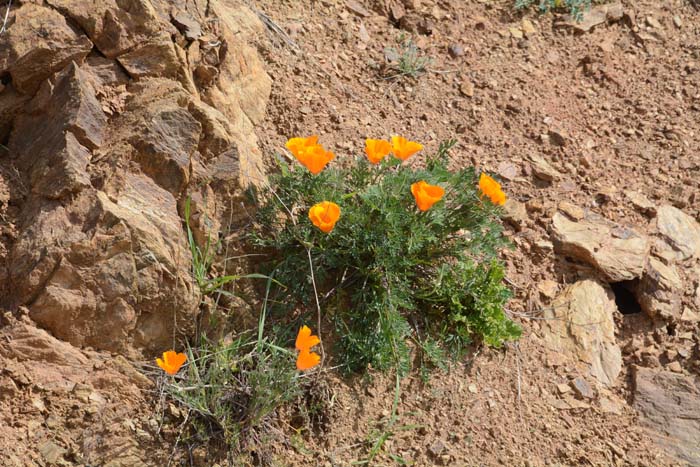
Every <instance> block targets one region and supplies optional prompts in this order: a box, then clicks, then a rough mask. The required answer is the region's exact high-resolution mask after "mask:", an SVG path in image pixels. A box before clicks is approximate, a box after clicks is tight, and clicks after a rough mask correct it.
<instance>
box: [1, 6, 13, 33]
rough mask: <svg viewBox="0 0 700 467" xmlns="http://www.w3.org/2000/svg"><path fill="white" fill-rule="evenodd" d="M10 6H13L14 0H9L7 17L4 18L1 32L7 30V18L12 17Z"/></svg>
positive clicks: (6, 11)
mask: <svg viewBox="0 0 700 467" xmlns="http://www.w3.org/2000/svg"><path fill="white" fill-rule="evenodd" d="M10 8H12V0H7V9H6V10H5V18H4V19H3V20H2V27H1V28H0V34H2V33H3V32H5V31H7V20H8V19H9V18H10Z"/></svg>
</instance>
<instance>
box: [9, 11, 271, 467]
mask: <svg viewBox="0 0 700 467" xmlns="http://www.w3.org/2000/svg"><path fill="white" fill-rule="evenodd" d="M39 3H41V5H45V4H46V3H48V4H49V5H51V7H52V8H47V7H44V6H41V5H39ZM11 10H12V11H11V15H17V16H16V17H17V18H20V17H22V15H25V17H29V16H28V15H29V14H30V13H32V11H39V10H41V11H42V12H48V13H47V14H48V15H49V16H48V17H47V18H48V19H47V21H46V24H48V25H53V24H54V20H55V22H56V23H55V24H56V25H57V26H56V31H51V32H49V33H48V36H47V35H46V34H44V33H42V32H41V29H42V27H45V26H44V25H42V24H39V23H37V22H36V21H34V22H32V21H33V20H32V21H28V22H26V24H27V28H24V26H22V25H21V24H20V22H19V21H15V19H16V18H14V17H13V18H12V21H14V22H13V23H12V27H11V28H10V29H8V33H9V32H12V31H14V33H13V34H15V33H16V34H19V33H20V32H22V31H25V32H26V31H28V30H29V29H28V28H29V26H32V27H35V29H36V31H38V33H37V34H40V35H42V34H43V35H42V38H39V39H37V40H36V41H35V42H36V43H37V44H39V46H40V48H41V47H44V46H45V45H46V46H47V47H48V46H50V47H54V52H55V53H56V55H55V57H53V58H52V59H51V60H49V61H45V62H44V63H43V65H42V66H43V67H44V69H42V70H41V74H36V73H35V76H34V78H32V80H31V81H27V82H26V83H25V84H26V86H30V84H31V85H32V86H34V84H32V83H34V81H36V89H35V92H33V97H30V96H27V95H23V94H21V93H19V92H17V91H16V90H15V86H14V85H15V84H17V81H16V80H15V79H14V77H13V80H12V81H11V82H10V83H8V85H7V86H5V87H4V88H3V89H2V90H0V134H2V138H1V139H2V140H5V138H6V136H7V135H8V132H10V129H12V130H11V133H10V134H9V140H8V143H7V146H8V147H9V151H7V154H8V155H9V157H8V161H9V163H10V164H12V165H13V166H15V167H16V168H17V169H18V171H19V172H20V176H21V177H22V179H23V180H24V181H25V182H26V183H27V185H28V187H27V188H28V190H27V191H26V193H23V194H22V195H21V196H15V197H14V198H13V200H14V201H13V202H14V203H15V204H16V206H13V209H14V211H13V218H12V219H11V221H12V224H13V226H14V227H13V229H16V234H15V232H14V231H13V233H12V234H13V236H12V239H11V241H10V242H8V243H7V246H8V250H5V243H3V244H2V248H3V251H2V252H1V253H2V255H3V257H5V260H4V261H3V262H2V267H0V281H1V282H2V285H1V286H0V306H3V307H8V308H10V309H16V308H17V307H19V306H23V305H24V306H26V307H27V308H28V313H29V316H31V317H32V318H33V319H34V320H35V321H36V322H37V323H38V324H39V325H40V326H42V327H43V328H44V329H46V330H48V331H49V332H51V333H52V334H53V335H54V336H58V337H60V338H62V339H64V340H66V341H68V342H70V343H72V344H74V345H77V346H92V347H94V348H96V349H105V350H109V351H112V352H118V353H121V354H123V355H128V356H140V355H143V354H154V353H160V352H162V351H163V350H164V349H165V348H167V347H170V346H172V342H173V336H176V335H179V333H180V332H182V333H187V332H189V331H191V330H192V326H193V323H194V320H193V319H192V316H193V314H194V313H196V310H197V308H198V305H199V294H200V292H199V289H198V288H197V287H196V286H195V285H194V281H193V280H192V277H191V254H190V251H189V248H188V245H187V239H186V235H185V231H184V229H183V225H182V217H183V216H184V204H185V200H187V199H188V198H191V199H192V202H191V206H190V207H191V213H190V214H191V221H192V223H191V226H192V228H193V231H194V235H195V239H196V241H198V242H202V244H203V243H205V242H206V239H207V238H211V239H212V241H216V240H217V239H218V235H219V229H220V225H221V220H222V219H225V220H226V222H227V225H228V222H231V223H232V225H233V228H235V226H236V225H239V224H237V222H240V223H242V222H248V218H247V214H246V213H244V212H242V210H241V209H240V208H239V206H240V202H241V201H243V199H244V197H243V195H244V191H243V188H245V187H246V186H247V185H249V184H251V183H261V184H262V183H263V182H264V177H265V176H264V170H263V162H262V154H261V153H260V150H259V149H258V147H257V138H256V136H255V132H254V124H255V123H256V122H260V121H262V119H263V118H264V114H265V106H266V103H267V100H268V98H269V93H270V87H271V80H270V78H269V76H268V75H267V74H266V73H265V71H264V68H263V65H262V62H261V60H260V59H259V57H258V55H257V51H256V49H255V48H253V47H250V46H249V45H248V43H249V42H251V41H252V40H253V38H254V37H258V36H259V35H261V34H264V33H265V29H264V27H263V25H262V23H260V20H259V19H258V17H257V16H256V15H255V13H254V12H253V11H251V10H250V9H249V8H247V7H245V6H244V5H243V3H242V2H240V1H236V0H210V1H208V2H204V1H197V2H188V4H187V5H185V2H176V3H172V2H167V1H164V0H163V1H161V0H154V1H153V2H151V1H148V0H105V1H104V2H84V1H82V0H47V1H46V2H28V1H26V2H21V3H20V4H19V5H17V6H16V7H13V8H12V9H11ZM175 10H182V11H185V10H186V11H187V12H188V14H190V15H192V16H193V18H195V19H196V20H197V21H198V22H199V24H200V25H201V27H202V29H203V31H202V36H201V37H200V38H199V39H198V40H195V41H192V42H190V43H188V53H187V57H185V53H184V51H183V50H182V49H181V48H180V46H179V45H178V44H177V43H175V42H173V39H172V38H171V35H172V37H174V38H175V39H174V40H181V41H182V38H181V37H180V36H179V35H177V34H176V31H175V27H174V26H173V25H172V24H170V13H171V11H175ZM61 14H63V15H65V16H66V17H67V18H68V19H67V20H65V19H63V17H62V16H61ZM205 17H206V20H204V18H205ZM52 18H53V19H52ZM59 20H60V21H59ZM59 23H60V24H59ZM76 25H77V27H80V28H82V29H83V30H84V32H85V34H87V36H88V37H90V38H91V39H92V40H93V41H94V43H95V45H96V47H97V48H98V49H99V51H100V52H101V53H98V52H97V51H95V52H94V53H91V54H88V51H89V49H90V47H92V45H91V44H90V40H89V39H87V37H86V36H85V34H82V33H81V32H80V31H78V30H76V29H75V27H76ZM66 28H67V29H66ZM36 31H35V32H36ZM23 34H24V33H23ZM11 37H12V38H14V39H10V38H11ZM17 37H24V36H21V35H20V36H11V35H10V34H3V35H2V36H0V41H2V44H6V43H7V42H6V41H9V40H17ZM71 37H73V38H78V39H77V40H78V42H75V43H74V42H71V40H72V39H71ZM57 38H59V39H61V40H60V41H58V40H57ZM44 39H46V41H44ZM42 41H43V42H42ZM81 41H82V42H81ZM30 43H31V41H29V42H27V43H22V44H14V43H8V44H9V45H8V47H7V48H0V64H2V70H9V71H10V73H12V69H11V66H15V65H14V63H15V62H16V61H17V58H18V57H20V55H22V54H31V53H32V52H31V50H30V49H31V47H33V45H28V44H30ZM82 43H85V44H87V45H88V46H89V47H87V48H86V50H83V49H81V48H80V47H77V46H76V44H77V45H80V44H82ZM183 43H184V41H183ZM47 44H48V45H47ZM74 46H75V47H74ZM70 47H73V49H71V48H70ZM75 50H79V51H80V53H79V54H78V55H73V54H72V51H75ZM69 52H70V53H69ZM86 55H87V58H86V59H83V58H84V57H85V56H86ZM102 55H104V56H102ZM38 57H39V58H41V56H40V55H39V56H38ZM105 57H106V58H105ZM54 58H55V60H54ZM64 59H65V60H64ZM73 59H74V60H73ZM13 60H14V62H13ZM52 60H53V61H52ZM47 63H48V66H47ZM120 63H123V64H124V68H122V67H121V65H120ZM32 66H35V64H32ZM199 66H206V67H209V68H208V69H211V70H213V71H215V72H212V73H211V76H210V79H209V81H208V82H207V87H206V89H204V88H203V89H202V92H203V95H202V100H200V98H199V95H198V94H199V90H197V89H196V88H195V86H194V84H193V82H192V78H191V71H192V70H195V69H196V68H197V67H199ZM29 69H30V68H27V70H29ZM31 70H34V68H31ZM31 70H30V71H31ZM125 70H126V71H127V72H128V73H129V74H130V75H131V77H130V76H127V74H126V73H125ZM199 84H201V83H199ZM23 89H29V88H28V87H25V88H23ZM23 92H24V91H23ZM215 108H216V109H215ZM115 110H116V111H115ZM106 111H108V112H109V113H110V118H109V119H107V117H106V116H105V112H106ZM2 199H4V198H2ZM2 199H0V203H4V201H2ZM3 205H4V204H3ZM0 207H1V206H0ZM227 210H229V211H227ZM175 326H177V332H175V329H174V327H175ZM125 465H137V464H128V463H127V464H125Z"/></svg>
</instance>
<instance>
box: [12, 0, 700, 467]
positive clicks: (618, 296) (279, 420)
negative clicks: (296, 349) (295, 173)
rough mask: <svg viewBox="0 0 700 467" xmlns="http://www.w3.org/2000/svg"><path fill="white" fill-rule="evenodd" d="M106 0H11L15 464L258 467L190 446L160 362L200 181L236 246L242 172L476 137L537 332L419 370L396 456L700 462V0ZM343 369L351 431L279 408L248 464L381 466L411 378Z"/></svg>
mask: <svg viewBox="0 0 700 467" xmlns="http://www.w3.org/2000/svg"><path fill="white" fill-rule="evenodd" d="M79 3H80V2H71V1H68V0H47V1H45V2H41V1H37V2H30V1H20V2H13V7H12V8H13V11H12V12H11V15H10V18H11V21H10V27H9V28H8V30H7V31H6V32H5V33H3V35H4V37H3V35H0V78H2V83H3V84H2V85H0V111H2V112H0V143H2V145H3V146H0V221H1V222H2V232H1V233H2V238H1V240H2V241H1V242H0V260H2V264H3V268H1V269H0V280H2V282H3V285H0V306H2V307H3V309H4V310H5V311H6V313H5V315H4V317H3V320H2V324H0V457H1V459H0V465H2V466H5V465H7V466H34V465H42V466H49V465H80V466H88V465H90V466H98V465H99V466H111V467H119V466H123V467H126V466H132V465H133V466H140V465H146V466H165V465H198V466H199V465H201V466H213V465H219V466H224V465H239V464H238V462H240V461H231V462H229V461H227V460H226V459H225V458H224V457H221V456H218V455H217V454H215V453H213V452H211V453H207V452H206V450H203V449H202V448H199V449H195V450H194V451H188V450H187V449H184V448H183V447H182V443H179V437H178V428H179V423H180V422H182V416H181V415H182V414H177V413H176V414H175V415H173V410H170V411H168V408H167V404H166V406H165V407H166V410H165V412H164V411H163V405H162V403H161V402H162V399H161V397H160V395H159V394H158V391H157V387H158V386H157V385H156V384H155V383H156V382H157V381H156V380H157V376H156V375H158V373H157V372H156V371H155V369H154V368H153V365H152V364H151V363H149V362H151V361H152V357H153V356H154V355H155V354H156V353H157V350H156V349H159V348H162V347H163V345H167V344H170V343H172V339H173V337H172V336H174V335H177V336H178V337H182V336H184V335H187V334H188V333H191V328H189V327H188V326H187V325H186V324H182V323H186V322H188V320H189V321H192V319H193V316H195V315H196V313H197V304H198V303H199V300H200V297H199V295H198V292H197V291H196V290H194V287H193V286H192V281H191V278H189V277H188V274H189V271H190V263H189V260H186V259H183V258H184V257H186V256H187V245H186V240H185V237H184V236H183V232H182V231H181V229H180V230H178V228H173V227H172V226H173V225H176V226H177V225H180V224H181V219H182V217H183V204H182V203H183V200H184V199H185V198H187V197H191V198H192V199H193V200H194V208H193V209H194V212H195V216H199V217H197V219H200V218H201V219H204V218H205V217H206V218H211V219H214V220H215V222H214V223H213V225H212V224H211V223H210V224H207V223H206V222H204V221H202V223H201V224H197V225H195V230H196V232H195V233H196V234H197V235H200V238H206V235H207V234H209V235H211V234H212V232H213V233H214V235H216V236H218V235H221V238H222V239H225V238H226V232H224V231H223V230H224V229H223V228H222V227H221V226H222V225H227V224H228V225H230V224H231V219H234V223H235V219H237V217H236V216H237V214H236V213H235V212H232V208H231V206H232V205H233V203H230V202H229V200H230V199H231V197H232V196H233V197H234V198H235V197H236V196H239V195H240V186H239V184H242V183H243V182H241V179H242V178H245V177H246V176H250V175H251V173H255V174H258V175H259V174H262V172H263V171H264V170H265V169H267V170H274V166H275V165H276V164H275V162H274V159H273V158H275V157H277V155H278V154H283V152H284V143H285V141H286V140H287V138H289V137H292V136H300V135H310V134H318V135H319V136H320V140H321V142H322V143H323V144H324V145H325V146H326V147H327V148H329V149H331V150H333V151H334V152H335V153H336V156H337V160H336V161H335V162H334V163H343V159H345V160H349V158H351V157H355V156H357V155H361V154H362V150H363V145H364V139H365V138H368V137H369V138H388V137H389V136H390V135H392V134H401V135H405V136H407V137H410V138H411V139H413V140H416V141H420V142H423V143H424V144H425V146H426V149H425V151H426V152H428V153H431V152H434V151H435V150H436V149H437V147H438V145H439V143H440V142H441V141H444V140H447V139H452V138H455V139H457V140H458V145H457V146H456V147H455V148H454V149H453V150H452V152H451V161H452V163H453V164H454V167H463V166H471V165H474V166H476V167H477V168H478V169H480V170H486V171H488V172H489V173H492V174H494V175H495V176H496V177H498V178H499V180H500V181H501V182H502V184H503V188H504V190H505V192H506V193H507V195H508V196H509V198H510V200H509V203H508V204H507V205H506V207H505V219H504V222H505V223H506V227H507V235H508V236H509V237H510V238H511V239H512V242H513V245H514V248H513V249H512V250H509V251H507V252H505V253H504V254H503V259H504V261H505V262H506V264H507V281H508V283H509V284H510V286H511V287H512V290H513V292H514V297H513V299H512V300H511V302H510V303H509V305H508V313H509V315H510V316H511V317H512V318H513V319H514V320H516V321H517V322H518V323H520V324H521V325H522V327H523V337H522V339H521V340H520V341H519V342H517V343H512V344H509V345H506V346H505V347H504V348H502V349H490V348H479V349H475V352H474V353H473V354H472V355H471V356H470V357H469V358H468V359H467V360H466V361H464V362H458V363H456V364H454V365H453V366H452V367H451V369H450V370H449V371H447V372H436V373H434V374H432V375H431V376H430V378H429V379H428V380H427V381H424V380H422V379H421V378H420V377H419V376H418V375H414V376H410V377H408V378H406V379H404V380H402V382H401V388H400V398H399V403H398V412H397V413H398V419H397V421H396V423H395V424H394V425H393V426H392V428H391V432H392V433H391V436H390V437H389V438H388V440H387V441H386V442H385V443H384V445H383V449H382V450H381V452H380V453H379V454H378V455H377V456H376V457H375V458H374V459H373V461H372V464H371V465H384V466H392V465H416V466H435V465H446V466H530V467H532V466H537V467H540V466H578V465H590V466H648V467H662V466H686V465H691V466H697V465H700V360H699V357H700V348H699V344H700V330H699V323H700V224H698V219H700V10H698V5H696V4H694V3H693V2H692V1H687V0H669V1H664V2H658V1H656V2H655V1H651V0H640V1H635V2H632V1H625V2H623V3H622V4H612V6H611V5H610V4H608V6H605V7H596V8H598V9H597V10H596V11H595V12H593V13H591V14H587V15H586V16H585V17H584V23H582V24H576V23H575V22H572V21H568V20H567V18H565V17H563V15H562V14H559V13H556V14H547V15H540V14H538V13H537V12H536V11H535V10H534V9H533V10H527V11H525V12H516V11H515V10H514V9H513V7H512V3H511V2H509V1H508V2H506V1H488V0H478V1H477V0H464V1H439V0H386V1H382V0H371V1H370V0H364V1H361V0H317V1H285V2H280V1H277V0H258V1H253V2H249V3H247V4H246V5H244V4H243V3H240V2H235V1H217V0H210V1H207V2H198V1H184V0H183V1H177V2H172V3H169V2H164V1H153V2H149V1H147V0H133V1H130V2H121V1H119V0H116V1H114V2H112V1H105V2H104V5H103V6H101V7H100V8H103V9H104V11H106V12H107V13H104V11H103V10H100V8H97V13H95V12H94V11H85V9H84V8H82V9H81V6H80V5H78V4H79ZM151 3H152V5H151ZM127 4H128V5H127ZM76 5H77V6H76ZM601 8H604V9H601ZM22 11H24V13H23V14H24V17H23V19H22V18H20V17H19V15H20V12H22ZM110 11H121V12H122V13H119V14H116V13H114V14H113V13H110ZM183 11H184V12H187V14H186V15H178V13H182V12H183ZM0 12H2V13H3V14H4V12H5V8H4V7H0ZM124 12H126V13H124ZM103 13H104V14H103ZM93 14H98V16H99V18H101V19H100V21H97V22H94V21H93V22H91V21H90V17H91V15H93ZM15 15H17V16H16V17H15ZM17 18H19V19H22V21H24V23H21V22H20V20H19V19H17ZM13 21H14V22H13ZM22 24H24V27H20V26H21V25H22ZM163 24H167V25H168V26H167V27H165V26H163ZM47 25H51V28H49V27H48V26H47ZM115 25H116V26H115ZM13 29H14V31H15V32H14V33H13ZM37 31H38V32H37ZM12 34H15V36H12ZM33 34H34V35H33ZM31 38H35V39H32V40H35V41H37V43H38V44H40V45H41V47H39V46H37V50H39V49H41V50H49V51H51V53H52V54H58V55H52V56H54V57H59V58H55V59H48V58H46V56H42V55H41V52H36V54H35V55H32V54H31V53H30V52H29V51H28V50H27V47H26V45H22V44H20V42H21V41H22V40H24V41H25V42H26V41H27V40H29V39H31ZM115 38H116V39H115ZM205 39H206V40H205ZM143 44H145V45H143ZM195 44H198V45H197V47H195V46H194V45H195ZM222 44H223V45H222ZM407 54H409V55H410V54H413V56H414V57H418V58H419V62H418V63H415V62H414V63H413V65H414V66H413V67H411V66H409V67H408V68H406V67H404V68H402V67H401V66H400V60H401V59H402V57H404V58H406V56H407ZM409 58H410V57H409ZM46 63H49V65H46ZM163 63H165V64H163ZM37 64H41V65H37ZM162 64H163V65H162ZM416 65H418V66H417V68H418V69H416ZM66 96H67V97H66ZM66 109H67V110H66ZM62 115H63V116H65V118H64V117H63V116H62ZM66 115H67V116H66ZM64 120H65V121H64ZM95 122H97V123H95ZM42 125H44V126H45V127H46V128H47V130H46V131H44V132H42V131H41V130H38V129H37V128H43V127H42ZM54 128H55V129H56V131H49V130H48V129H54ZM37 142H38V143H37ZM38 144H41V145H42V147H49V148H50V150H47V151H45V152H42V151H43V150H42V149H41V147H36V145H38ZM230 148H233V149H230ZM55 154H59V155H62V156H56V155H55ZM66 154H67V156H66ZM183 155H184V156H183ZM181 156H182V157H181ZM41 157H44V158H46V159H47V160H50V161H53V162H49V163H45V164H43V163H39V162H36V160H35V159H39V158H41ZM52 158H54V159H55V160H54V159H52ZM227 170H228V171H233V174H231V175H230V176H223V175H221V174H222V173H224V172H225V171H227ZM205 199H208V200H210V201H211V202H210V203H206V202H204V201H202V200H205ZM235 199H237V198H235ZM198 200H199V201H198ZM233 211H235V209H233ZM240 217H244V216H242V215H241V216H240ZM154 238H156V239H155V240H153V239H154ZM76 277H77V278H79V279H80V278H82V281H78V280H74V278H76ZM125 278H126V279H125ZM78 282H80V283H78ZM83 284H86V285H83ZM161 290H173V291H175V292H173V293H172V294H168V293H163V292H161ZM132 297H139V298H138V299H136V298H132ZM172 297H178V298H172ZM76 303H78V304H77V305H76ZM101 304H106V308H105V307H101ZM173 309H178V310H183V311H182V312H177V313H175V312H173V311H172V310H173ZM113 310H117V311H116V312H113ZM66 316H68V317H69V319H70V323H71V324H70V325H67V324H66V323H67V320H66ZM105 316H108V317H106V318H105ZM114 316H116V317H114ZM577 320H578V321H577ZM332 363H333V362H332V356H331V360H330V362H329V365H328V366H332ZM323 376H324V378H326V380H327V386H328V388H329V391H330V394H331V396H330V397H329V401H330V403H329V408H328V413H327V414H326V415H327V417H326V419H325V420H324V423H323V424H322V425H321V426H316V427H315V428H314V429H311V428H305V427H302V428H299V427H298V426H297V424H296V423H295V422H294V420H293V416H292V415H290V413H291V412H293V410H282V411H280V413H278V414H276V415H275V417H274V420H273V421H272V422H271V426H274V429H273V430H271V431H270V433H269V436H268V437H267V438H266V439H265V443H264V445H258V446H257V447H256V448H255V449H256V451H257V452H254V453H251V455H250V460H251V461H250V462H251V463H253V461H254V460H256V459H257V460H260V459H265V460H266V461H267V462H268V463H269V464H270V465H275V466H349V465H357V464H353V462H357V461H362V460H363V459H366V458H367V456H368V453H369V451H370V449H371V447H372V444H373V442H374V441H375V439H376V437H377V434H378V433H381V432H382V430H383V429H384V428H386V426H387V421H388V419H389V418H390V413H391V407H392V402H393V399H394V389H395V388H394V379H393V378H392V377H390V376H386V375H381V374H371V378H357V379H352V378H351V379H344V378H341V377H340V376H339V375H337V374H335V372H333V371H327V372H325V370H324V375H323ZM175 412H176V411H175ZM164 413H168V414H170V415H169V416H168V417H165V419H164V418H163V414H164Z"/></svg>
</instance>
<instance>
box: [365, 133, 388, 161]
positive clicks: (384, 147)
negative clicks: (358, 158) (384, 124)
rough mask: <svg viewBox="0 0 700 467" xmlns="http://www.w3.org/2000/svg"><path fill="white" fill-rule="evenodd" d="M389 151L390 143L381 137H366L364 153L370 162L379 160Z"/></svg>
mask: <svg viewBox="0 0 700 467" xmlns="http://www.w3.org/2000/svg"><path fill="white" fill-rule="evenodd" d="M390 152H391V143H389V142H388V141H384V140H383V139H366V140H365V154H367V159H369V161H370V162H371V163H372V164H378V163H379V162H381V160H382V159H384V157H386V155H387V154H389V153H390Z"/></svg>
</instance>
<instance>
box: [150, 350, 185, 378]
mask: <svg viewBox="0 0 700 467" xmlns="http://www.w3.org/2000/svg"><path fill="white" fill-rule="evenodd" d="M186 360H187V355H185V354H184V353H178V352H175V351H174V350H168V351H167V352H163V358H162V359H160V358H156V364H157V365H158V366H159V367H161V368H162V369H163V371H165V372H166V373H167V374H169V375H174V374H176V373H177V372H178V371H179V370H180V367H182V365H183V364H184V363H185V361H186Z"/></svg>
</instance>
